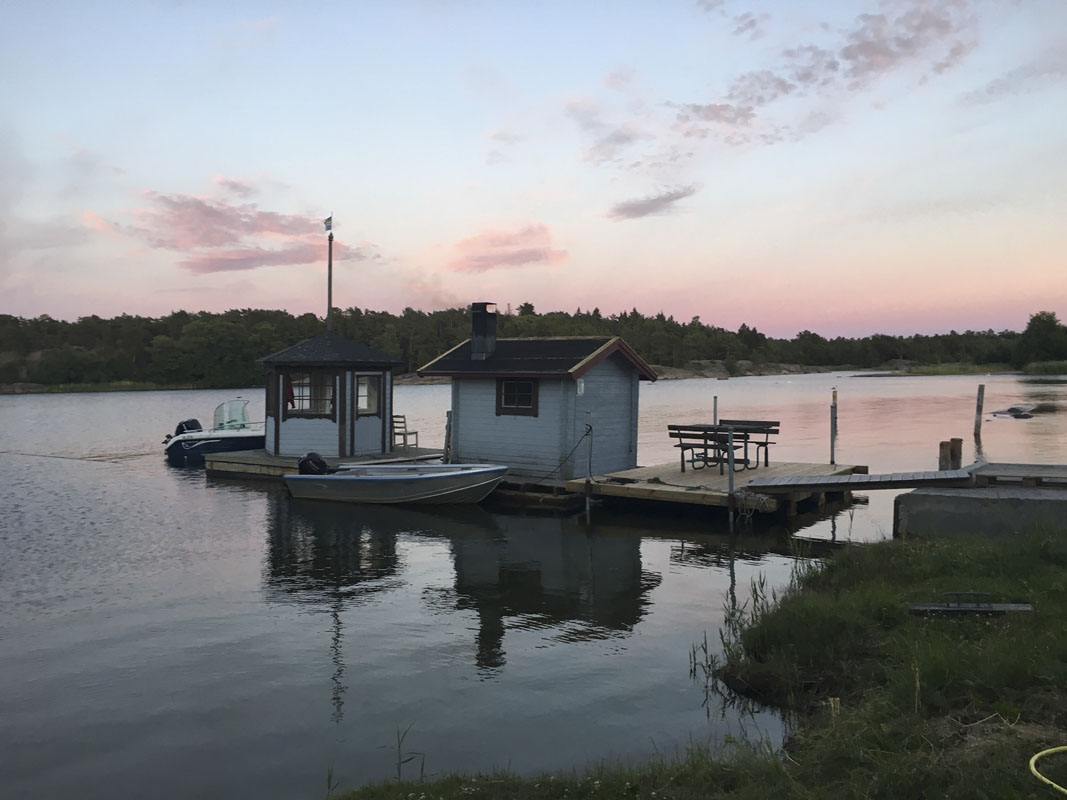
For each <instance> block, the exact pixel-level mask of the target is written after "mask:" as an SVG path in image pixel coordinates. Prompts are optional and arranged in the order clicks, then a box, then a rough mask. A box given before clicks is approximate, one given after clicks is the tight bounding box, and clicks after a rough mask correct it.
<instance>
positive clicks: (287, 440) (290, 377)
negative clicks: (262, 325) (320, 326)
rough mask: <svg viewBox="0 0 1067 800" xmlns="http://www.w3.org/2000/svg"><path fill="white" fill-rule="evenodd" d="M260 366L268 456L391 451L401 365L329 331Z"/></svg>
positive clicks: (378, 351) (270, 356)
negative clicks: (264, 382) (396, 375)
mask: <svg viewBox="0 0 1067 800" xmlns="http://www.w3.org/2000/svg"><path fill="white" fill-rule="evenodd" d="M261 361H262V363H263V365H264V366H266V368H267V403H266V409H267V413H266V416H267V424H266V443H265V448H266V451H267V453H268V454H270V455H276V456H301V455H304V453H307V452H309V451H315V452H317V453H319V454H321V455H323V456H328V457H333V458H344V457H346V456H363V455H375V454H381V453H387V452H389V451H390V450H391V449H392V441H393V430H392V428H393V423H392V414H393V368H394V367H396V366H397V365H398V364H399V363H400V362H398V361H396V360H395V359H393V358H392V357H391V356H389V355H387V354H385V353H383V352H381V351H380V350H376V349H374V348H373V347H369V346H367V345H365V344H360V343H359V342H353V341H352V340H351V339H346V338H345V337H344V336H340V335H338V334H336V333H333V332H330V331H327V332H326V333H323V334H320V335H319V336H313V337H312V338H310V339H305V340H304V341H302V342H300V343H298V344H294V345H293V346H292V347H289V348H286V349H285V350H282V351H280V352H277V353H274V354H272V355H269V356H267V357H266V358H263V359H261Z"/></svg>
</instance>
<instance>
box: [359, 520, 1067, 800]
mask: <svg viewBox="0 0 1067 800" xmlns="http://www.w3.org/2000/svg"><path fill="white" fill-rule="evenodd" d="M753 589H754V591H753V599H752V600H751V601H750V602H749V604H748V605H747V606H745V607H743V608H733V609H728V614H727V617H728V623H727V625H726V626H725V628H724V630H723V633H722V643H721V644H722V649H723V652H724V656H723V658H722V659H721V660H719V661H717V663H715V664H714V666H713V669H714V672H715V674H716V675H717V676H718V679H719V680H721V681H722V682H723V683H724V684H725V685H727V686H729V687H732V688H733V689H735V690H738V691H741V692H743V693H744V694H746V695H748V696H750V697H754V698H757V699H759V700H762V701H765V702H773V703H776V704H778V705H784V706H788V707H790V708H791V709H793V710H794V711H795V712H796V713H797V714H798V715H799V723H798V725H797V729H796V730H795V732H794V734H793V736H792V737H791V738H790V740H789V743H788V746H787V750H786V752H785V753H782V754H778V753H773V752H770V751H768V750H767V749H766V748H763V747H760V746H756V745H742V744H735V745H734V746H733V747H732V748H731V749H730V751H729V752H726V753H711V752H709V751H707V750H706V749H701V748H693V749H691V750H690V751H689V752H687V753H684V754H680V755H679V756H678V757H677V758H673V759H663V758H656V759H653V760H651V761H649V762H647V763H644V764H639V765H604V766H602V767H600V768H597V769H594V770H591V771H590V772H588V773H586V774H582V775H578V774H575V775H563V776H554V777H549V776H542V777H534V778H519V777H516V776H513V775H507V774H496V775H486V776H476V777H463V776H447V777H442V778H439V779H436V780H429V781H424V782H393V783H388V784H383V785H380V786H372V787H367V788H364V789H360V790H357V791H355V792H352V793H350V794H348V795H346V797H348V798H349V800H371V799H372V798H411V799H413V798H420V797H423V798H431V797H432V798H469V797H494V798H496V797H501V798H587V797H588V798H594V797H633V798H656V800H661V798H665V797H669V798H696V797H706V798H719V797H721V798H738V799H741V798H756V797H760V798H764V797H790V798H813V799H814V798H857V799H858V798H887V799H888V798H905V797H907V798H913V797H914V798H921V797H939V798H961V799H962V798H1012V797H1044V796H1052V795H1051V794H1049V793H1047V792H1046V790H1044V789H1042V787H1041V786H1040V784H1039V783H1038V782H1037V780H1036V779H1035V778H1033V776H1031V775H1030V774H1029V771H1028V769H1027V761H1028V759H1029V757H1030V756H1031V755H1032V754H1033V753H1035V752H1037V751H1038V750H1040V749H1043V748H1046V747H1051V746H1054V745H1059V744H1067V625H1065V624H1064V622H1063V621H1064V619H1067V537H1064V536H1051V535H1033V536H1029V537H1005V539H1003V540H1000V541H992V540H980V539H966V538H960V537H956V538H953V539H951V540H943V541H929V542H918V541H916V542H887V543H883V544H878V545H873V546H869V547H864V548H853V549H849V550H846V551H844V552H843V553H841V554H839V555H838V556H836V557H835V558H834V559H833V560H831V561H830V562H828V563H827V564H825V565H824V566H819V567H816V568H810V569H803V570H800V571H799V572H797V574H796V575H795V576H794V580H793V582H792V584H791V585H790V587H788V588H787V589H786V590H784V591H783V592H781V593H780V594H778V595H775V594H774V593H771V592H768V591H767V589H766V587H765V586H763V585H761V584H756V585H755V586H754V587H753ZM964 590H975V591H986V592H991V593H992V594H994V595H995V596H996V597H997V598H999V599H1003V600H1017V601H1027V602H1031V603H1033V604H1034V606H1035V611H1034V613H1032V614H1016V615H1010V616H1004V617H984V618H983V617H975V618H965V619H937V618H919V617H913V616H911V615H910V614H909V613H908V611H907V608H908V605H909V604H910V603H913V602H922V601H930V600H932V599H937V598H938V596H939V595H940V594H941V593H943V592H948V591H964ZM698 653H703V658H704V659H709V660H711V661H714V657H713V656H711V655H708V653H709V648H706V647H702V646H700V645H699V644H698V646H696V647H694V650H693V658H692V660H691V665H694V664H697V663H698V661H699V659H698V656H697V654H698ZM694 671H695V670H694ZM1042 771H1043V772H1045V774H1046V775H1048V776H1049V777H1050V778H1052V779H1053V780H1056V781H1058V782H1059V783H1060V784H1063V785H1067V756H1057V757H1053V758H1050V759H1048V761H1047V762H1045V763H1043V764H1042Z"/></svg>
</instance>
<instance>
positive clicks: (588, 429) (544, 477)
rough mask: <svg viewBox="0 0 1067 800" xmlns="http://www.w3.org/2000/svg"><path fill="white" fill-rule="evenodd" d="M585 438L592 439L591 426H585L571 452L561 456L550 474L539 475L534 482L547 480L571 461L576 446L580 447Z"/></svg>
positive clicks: (576, 448)
mask: <svg viewBox="0 0 1067 800" xmlns="http://www.w3.org/2000/svg"><path fill="white" fill-rule="evenodd" d="M586 437H589V438H590V439H592V437H593V426H592V425H586V426H585V433H583V434H582V435H581V436H579V437H578V441H577V442H575V443H574V447H572V448H571V451H570V452H569V453H567V455H565V456H563V459H562V460H561V461H560V462H559V463H558V464H556V467H555V469H553V470H552V471H551V472H546V473H545V474H544V475H541V476H540V477H537V478H534V480H535V481H544V480H548V479H549V478H551V477H552V476H553V475H555V474H556V473H557V472H559V471H560V470H561V469H563V465H564V464H566V463H567V462H568V461H570V460H571V456H573V455H574V453H575V451H577V450H578V445H580V444H581V443H582V442H584V441H585V439H586ZM590 447H592V445H590Z"/></svg>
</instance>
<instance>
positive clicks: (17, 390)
mask: <svg viewBox="0 0 1067 800" xmlns="http://www.w3.org/2000/svg"><path fill="white" fill-rule="evenodd" d="M652 368H653V369H655V370H656V374H657V376H658V377H659V380H662V381H680V380H691V379H696V378H703V379H708V378H716V379H719V380H726V379H728V378H749V377H766V376H775V375H817V374H821V373H826V372H851V373H852V374H851V375H850V376H849V377H852V378H917V377H943V376H949V375H1023V374H1040V373H1028V372H1024V371H1020V370H1016V369H1012V368H1011V367H1010V366H1008V365H1007V364H929V365H915V366H908V367H904V368H901V369H884V368H883V369H881V370H874V369H872V370H863V369H862V368H857V367H856V366H854V365H851V364H836V365H822V366H810V365H806V364H779V363H756V362H752V361H745V360H739V361H735V362H727V361H695V362H692V363H690V364H689V365H687V366H685V367H669V366H664V365H662V364H653V365H652ZM449 380H450V379H449V378H445V377H436V376H435V377H427V378H423V377H420V376H419V375H417V374H415V373H414V372H405V373H403V374H400V375H397V376H396V377H395V378H394V383H395V385H397V386H434V385H441V384H447V383H448V382H449ZM248 388H250V387H248V386H203V385H197V384H194V383H178V384H157V383H142V382H137V381H114V382H111V383H65V384H52V385H48V384H43V383H28V382H20V383H0V395H21V394H88V393H93V392H176V391H208V390H212V391H221V390H224V389H234V390H236V389H248ZM251 388H261V387H251Z"/></svg>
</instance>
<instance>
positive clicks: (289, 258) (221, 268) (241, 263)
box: [178, 238, 373, 275]
mask: <svg viewBox="0 0 1067 800" xmlns="http://www.w3.org/2000/svg"><path fill="white" fill-rule="evenodd" d="M372 257H373V256H372V255H370V254H369V253H368V252H366V251H364V250H363V249H361V248H358V247H357V248H352V247H348V246H346V245H343V244H340V243H337V242H335V243H334V246H333V258H334V261H352V260H359V261H362V260H365V259H367V258H372ZM324 263H326V242H325V241H323V240H322V239H321V238H319V239H317V240H316V241H297V242H293V243H291V244H289V245H286V246H284V247H280V248H276V249H267V248H264V247H234V248H222V249H213V250H209V251H207V252H202V253H198V254H197V255H194V256H192V257H190V258H185V259H182V260H181V261H179V262H178V266H179V267H182V268H183V269H187V270H189V271H190V272H195V273H196V274H198V275H203V274H206V273H210V272H235V271H238V270H247V269H258V268H259V267H282V266H292V265H296V264H324Z"/></svg>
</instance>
